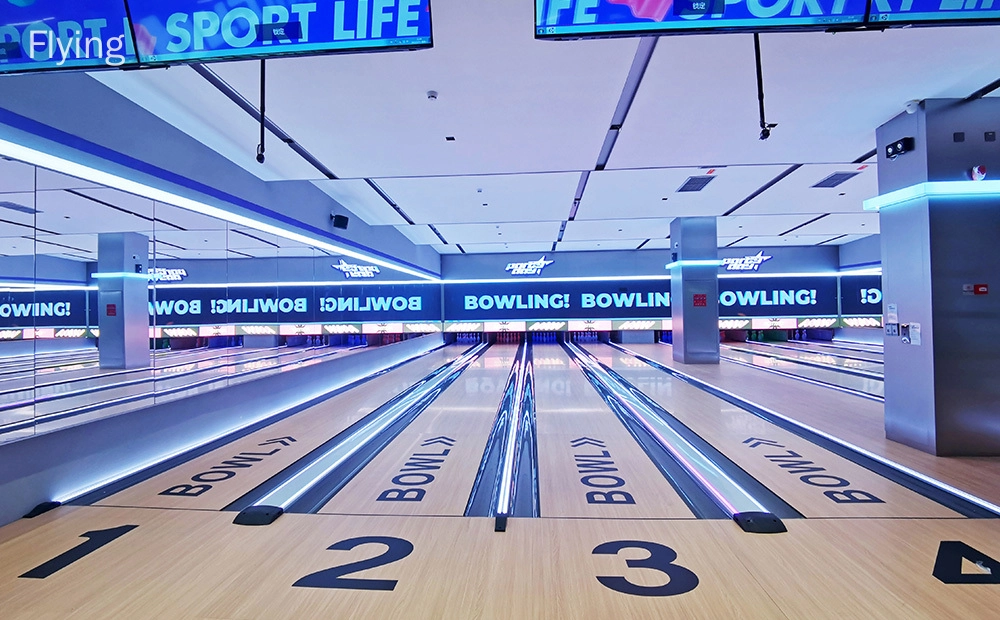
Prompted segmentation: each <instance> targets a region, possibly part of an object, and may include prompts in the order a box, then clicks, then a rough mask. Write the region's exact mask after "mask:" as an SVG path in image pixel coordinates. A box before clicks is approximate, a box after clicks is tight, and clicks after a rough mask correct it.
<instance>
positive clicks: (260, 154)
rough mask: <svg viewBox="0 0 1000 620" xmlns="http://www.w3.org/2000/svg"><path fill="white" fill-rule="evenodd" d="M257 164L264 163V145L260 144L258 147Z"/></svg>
mask: <svg viewBox="0 0 1000 620" xmlns="http://www.w3.org/2000/svg"><path fill="white" fill-rule="evenodd" d="M257 163H258V164H262V163H264V145H263V144H258V145H257Z"/></svg>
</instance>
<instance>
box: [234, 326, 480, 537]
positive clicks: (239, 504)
mask: <svg viewBox="0 0 1000 620" xmlns="http://www.w3.org/2000/svg"><path fill="white" fill-rule="evenodd" d="M487 348H489V344H487V343H482V344H479V345H476V346H475V347H473V348H471V349H469V350H468V351H466V352H465V353H463V354H462V355H461V356H459V357H458V358H457V359H455V360H454V361H452V362H450V363H448V364H445V365H444V366H442V367H441V368H438V369H437V370H435V371H434V372H432V373H431V374H429V375H428V376H427V377H425V378H424V379H423V380H421V381H420V382H418V383H416V384H414V385H412V386H410V387H409V388H407V389H406V390H404V391H403V392H402V393H400V394H398V395H396V396H395V397H394V398H392V399H391V400H389V401H388V402H386V403H385V404H383V405H382V406H381V407H379V408H378V409H376V410H375V411H373V412H372V413H370V414H368V415H367V416H365V417H364V418H362V419H361V420H359V421H358V422H356V423H355V424H353V425H351V426H350V427H349V428H347V429H346V430H344V431H343V432H341V433H339V434H338V435H337V436H336V437H334V438H332V439H330V440H329V441H327V442H326V443H324V444H323V445H321V446H319V447H318V448H316V449H315V450H313V451H312V452H310V453H309V454H307V455H305V456H304V457H302V458H301V459H299V460H298V461H296V462H295V463H293V464H292V465H291V466H289V467H288V468H286V469H285V470H283V471H281V472H280V473H278V474H277V475H275V476H273V477H272V478H271V479H270V480H268V481H267V482H265V483H264V484H262V485H260V486H258V487H257V488H255V489H253V490H251V491H250V492H249V493H247V494H245V495H244V496H243V497H241V498H239V499H237V500H236V501H234V502H233V503H232V504H230V505H229V506H227V507H226V508H225V509H224V510H226V511H239V514H237V515H236V518H235V519H234V520H233V523H235V524H237V525H269V524H271V523H273V522H274V521H275V520H276V519H277V518H278V517H280V516H281V515H282V514H284V513H285V512H296V513H315V512H317V511H319V509H320V508H322V507H323V506H324V505H326V503H327V502H329V501H330V499H331V498H332V497H333V496H334V495H336V494H337V492H338V491H340V490H341V489H342V488H344V487H345V486H346V485H347V483H349V482H350V481H351V479H352V478H354V476H355V475H357V473H358V472H359V471H361V469H362V468H364V467H365V465H367V464H368V463H370V462H371V461H372V460H373V459H374V458H375V457H376V456H378V454H379V452H381V451H382V449H383V448H385V447H386V446H387V445H388V444H389V443H390V442H391V441H392V440H393V439H395V438H396V437H397V436H398V435H399V434H400V433H401V432H403V430H404V429H405V428H406V427H407V426H408V425H409V424H410V423H411V422H412V421H413V420H414V419H415V418H416V417H417V416H418V415H419V414H420V413H421V412H423V411H424V410H425V409H426V408H427V407H428V406H429V405H430V404H431V403H432V402H433V401H434V399H436V398H437V397H438V396H439V395H440V394H441V393H442V392H444V390H445V389H447V387H448V386H449V385H451V384H452V383H453V382H454V381H455V380H456V379H458V377H459V375H461V374H462V372H464V371H465V369H466V368H468V367H469V366H470V365H471V364H472V363H473V362H474V361H475V360H476V359H477V358H478V357H479V356H480V355H481V354H482V353H483V351H485V350H486V349H487Z"/></svg>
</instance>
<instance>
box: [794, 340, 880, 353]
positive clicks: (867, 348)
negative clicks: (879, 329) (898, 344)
mask: <svg viewBox="0 0 1000 620" xmlns="http://www.w3.org/2000/svg"><path fill="white" fill-rule="evenodd" d="M786 344H788V345H791V346H796V347H801V348H803V349H813V350H823V349H829V350H831V351H846V352H859V353H874V354H876V355H882V352H883V351H884V350H885V345H883V344H878V343H871V342H868V343H866V342H850V341H844V340H834V341H831V342H822V341H819V340H813V341H809V342H802V341H796V340H789V341H788V342H787V343H786Z"/></svg>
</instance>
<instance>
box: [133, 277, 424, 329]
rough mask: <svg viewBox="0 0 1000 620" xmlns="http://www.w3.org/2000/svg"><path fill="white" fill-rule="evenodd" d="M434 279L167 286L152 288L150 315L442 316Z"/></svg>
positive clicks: (290, 319) (171, 318) (253, 318)
mask: <svg viewBox="0 0 1000 620" xmlns="http://www.w3.org/2000/svg"><path fill="white" fill-rule="evenodd" d="M440 290H441V289H440V288H438V287H437V286H432V285H405V284H400V285H377V284H371V285H369V284H362V285H355V286H343V287H341V286H279V287H273V286H272V287H239V288H231V289H227V288H221V287H220V288H218V289H210V288H183V287H181V288H168V289H157V290H156V291H155V299H154V298H153V297H152V295H153V291H151V293H150V295H151V296H150V301H149V313H150V320H151V321H152V320H155V321H156V323H157V324H159V325H163V324H167V323H173V324H176V325H219V324H242V323H246V324H253V323H287V324H307V323H340V322H343V323H353V322H362V321H366V322H367V321H371V322H383V321H404V322H407V323H417V322H424V321H439V320H440V319H441V295H440Z"/></svg>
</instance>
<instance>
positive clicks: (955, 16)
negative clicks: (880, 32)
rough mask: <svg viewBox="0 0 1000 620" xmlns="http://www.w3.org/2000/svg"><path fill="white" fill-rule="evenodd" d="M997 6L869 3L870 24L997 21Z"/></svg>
mask: <svg viewBox="0 0 1000 620" xmlns="http://www.w3.org/2000/svg"><path fill="white" fill-rule="evenodd" d="M998 19H1000V6H998V7H994V6H993V2H992V0H980V1H978V2H977V1H976V0H872V10H871V15H870V16H869V17H868V21H869V22H871V23H879V24H887V25H890V24H891V25H900V24H904V23H928V22H932V23H933V22H949V23H967V22H970V21H997V20H998Z"/></svg>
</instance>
